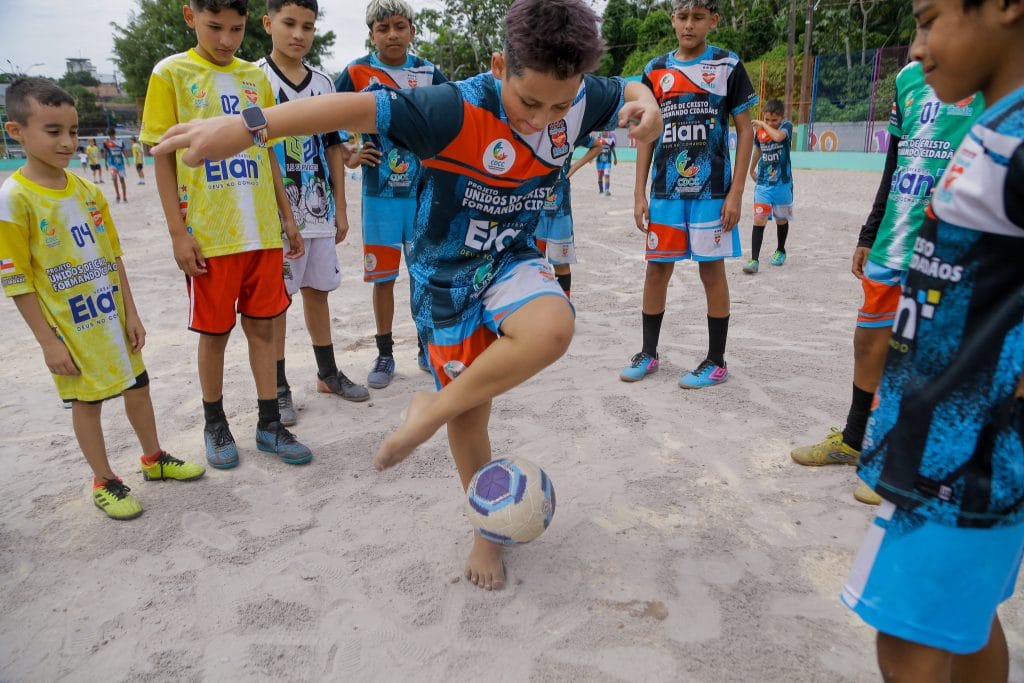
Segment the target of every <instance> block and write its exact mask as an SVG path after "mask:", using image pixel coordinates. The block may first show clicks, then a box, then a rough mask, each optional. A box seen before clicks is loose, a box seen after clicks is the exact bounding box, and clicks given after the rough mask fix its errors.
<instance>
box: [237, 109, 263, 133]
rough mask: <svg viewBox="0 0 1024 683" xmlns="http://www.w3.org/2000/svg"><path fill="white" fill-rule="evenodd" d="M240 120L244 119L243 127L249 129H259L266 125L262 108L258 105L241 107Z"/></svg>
mask: <svg viewBox="0 0 1024 683" xmlns="http://www.w3.org/2000/svg"><path fill="white" fill-rule="evenodd" d="M242 120H243V121H245V127H246V128H248V129H249V130H259V129H260V128H264V127H265V126H266V125H267V117H265V116H264V115H263V110H262V109H260V108H259V107H250V108H248V109H243V110H242Z"/></svg>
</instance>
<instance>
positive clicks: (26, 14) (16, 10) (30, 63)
mask: <svg viewBox="0 0 1024 683" xmlns="http://www.w3.org/2000/svg"><path fill="white" fill-rule="evenodd" d="M182 4H183V5H184V4H185V1H184V0H183V2H182ZM409 4H410V5H412V7H413V9H414V10H416V11H419V10H421V9H425V8H427V7H437V8H440V7H442V6H443V3H442V0H409ZM320 7H321V9H323V10H324V18H323V19H322V20H321V21H319V22H318V25H317V29H318V30H320V31H334V33H335V35H336V36H337V38H336V39H335V41H334V49H333V54H332V55H331V56H330V57H328V58H326V59H325V60H324V63H323V67H324V69H325V70H326V71H328V72H339V71H341V70H342V68H343V67H344V66H345V65H346V64H348V63H349V62H351V61H352V60H353V59H355V58H356V57H359V56H360V55H363V54H365V53H366V48H365V43H366V37H367V29H366V21H365V16H366V15H365V7H366V4H365V1H364V0H320ZM0 8H2V9H3V17H4V19H3V22H2V28H0V71H6V72H18V73H28V74H29V75H31V76H52V77H54V78H59V77H61V76H63V75H64V72H65V70H66V69H65V63H64V60H65V58H68V57H85V58H88V59H91V60H92V63H93V66H95V67H96V71H97V72H98V73H99V74H101V75H104V74H112V73H114V71H115V66H114V63H113V62H112V61H111V59H112V58H113V57H114V40H113V37H112V30H111V28H110V22H112V21H113V22H116V23H117V24H120V25H121V26H124V25H126V24H127V23H128V15H129V13H131V12H132V11H138V3H137V2H136V0H88V2H85V3H81V2H77V1H76V0H0Z"/></svg>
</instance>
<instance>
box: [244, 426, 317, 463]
mask: <svg viewBox="0 0 1024 683" xmlns="http://www.w3.org/2000/svg"><path fill="white" fill-rule="evenodd" d="M256 448H258V449H260V450H261V451H263V452H264V453H276V454H277V456H278V457H279V458H281V461H282V462H285V463H288V464H289V465H304V464H306V463H307V462H309V461H310V460H312V459H313V453H312V451H310V450H309V449H308V448H306V447H305V446H304V445H302V444H301V443H299V440H298V439H296V438H295V435H294V434H292V433H291V432H289V431H288V430H287V429H285V427H284V425H282V424H281V423H280V422H271V423H270V424H268V425H267V426H266V427H264V428H263V429H260V428H259V427H256Z"/></svg>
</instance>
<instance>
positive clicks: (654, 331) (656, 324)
mask: <svg viewBox="0 0 1024 683" xmlns="http://www.w3.org/2000/svg"><path fill="white" fill-rule="evenodd" d="M642 315H643V330H644V346H643V349H641V350H642V351H643V352H644V353H646V354H647V355H648V356H650V357H651V358H657V357H658V338H659V337H661V321H662V320H663V319H664V318H665V311H662V312H661V313H643V314H642Z"/></svg>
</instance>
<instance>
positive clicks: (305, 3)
mask: <svg viewBox="0 0 1024 683" xmlns="http://www.w3.org/2000/svg"><path fill="white" fill-rule="evenodd" d="M319 11H320V10H319V7H318V5H317V2H316V0H269V1H268V2H267V14H266V15H265V16H264V17H263V28H264V30H265V31H266V32H267V33H269V34H270V37H271V41H272V43H273V51H272V52H271V53H270V55H268V56H267V57H265V58H264V59H262V60H260V62H259V66H260V67H261V68H262V69H263V72H264V73H265V74H266V75H267V78H268V79H269V80H270V85H271V88H272V89H273V91H274V93H275V99H276V101H277V102H278V103H279V104H280V103H281V102H291V101H294V100H297V99H299V98H302V97H316V96H317V95H325V94H328V93H333V92H334V83H333V82H332V81H331V79H330V77H329V76H327V75H326V74H323V73H321V72H319V71H316V70H315V69H313V68H311V67H309V66H308V65H306V64H305V63H303V61H302V59H303V58H304V57H305V56H306V54H307V53H308V52H309V50H310V48H311V47H313V36H314V34H315V33H316V17H317V13H318V12H319ZM274 152H275V154H276V156H277V159H278V162H279V163H280V164H281V176H282V179H283V181H284V184H285V193H286V194H287V195H288V201H289V203H290V204H291V208H292V214H293V215H294V216H295V222H296V224H297V225H298V228H299V232H301V233H302V242H303V246H304V248H305V253H304V254H303V255H302V256H300V257H299V258H297V259H289V258H287V256H285V257H284V284H285V287H286V288H287V290H288V295H289V296H295V294H296V293H298V292H302V310H303V313H304V314H305V319H306V331H307V332H308V333H309V339H310V341H311V342H312V344H313V356H314V357H315V358H316V367H317V373H316V390H317V391H318V392H320V393H325V394H336V395H338V396H340V397H341V398H343V399H345V400H346V401H365V400H367V399H369V398H370V392H368V391H367V390H366V387H363V386H359V385H357V384H355V383H354V382H352V380H350V379H349V378H348V377H346V376H345V373H344V372H342V371H341V370H339V369H338V366H337V361H336V360H335V356H334V342H333V341H332V340H331V311H330V308H329V306H328V303H327V295H328V294H329V293H330V292H333V291H334V290H335V289H337V288H338V286H339V285H340V284H341V269H340V267H339V265H338V252H337V250H336V245H337V244H338V243H340V242H341V241H342V240H344V239H345V237H346V236H347V235H348V216H347V214H346V209H347V204H346V200H345V158H346V156H347V154H346V150H345V148H344V147H343V146H342V144H341V137H340V136H339V135H338V133H336V132H335V133H328V134H326V135H302V136H299V137H292V138H287V139H285V140H282V141H281V142H279V143H278V144H277V145H275V146H274ZM287 321H288V313H287V312H285V313H282V314H281V315H279V316H278V317H276V318H274V348H275V351H276V355H277V405H278V409H279V410H280V412H281V424H283V425H285V426H291V425H293V424H295V422H296V421H297V420H298V415H297V413H296V412H295V406H294V404H293V402H292V392H291V386H290V385H289V384H288V377H287V374H286V373H285V335H286V332H287Z"/></svg>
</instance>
